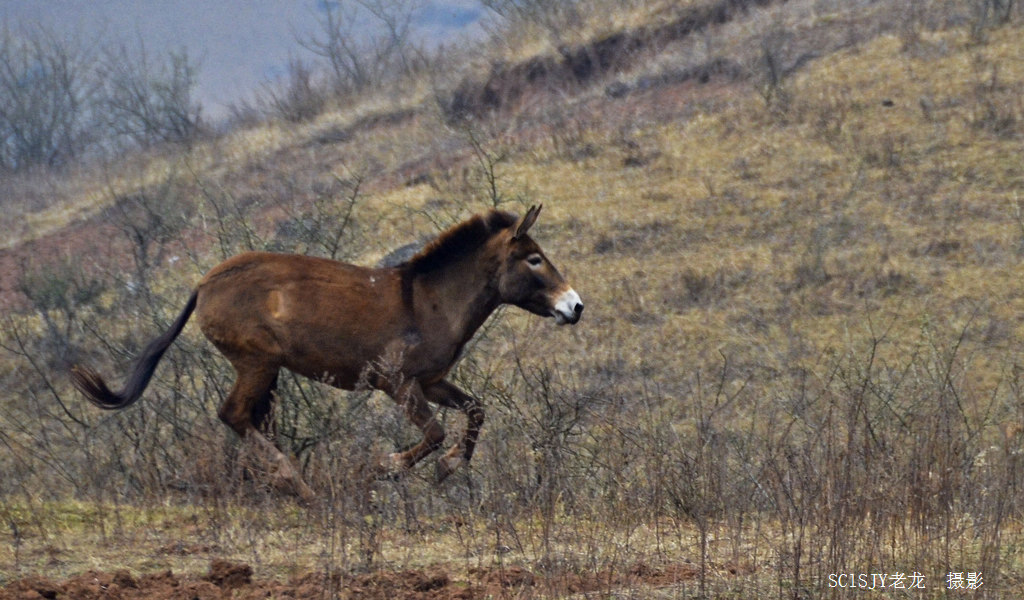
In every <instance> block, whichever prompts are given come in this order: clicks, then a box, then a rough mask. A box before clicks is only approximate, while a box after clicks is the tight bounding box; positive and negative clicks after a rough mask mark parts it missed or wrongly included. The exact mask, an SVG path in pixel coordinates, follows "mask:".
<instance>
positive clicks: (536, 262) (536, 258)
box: [526, 254, 544, 267]
mask: <svg viewBox="0 0 1024 600" xmlns="http://www.w3.org/2000/svg"><path fill="white" fill-rule="evenodd" d="M526 264H528V265H530V266H531V267H539V266H541V265H542V264H544V259H542V258H541V257H540V255H539V254H531V255H529V256H527V257H526Z"/></svg>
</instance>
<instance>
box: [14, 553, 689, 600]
mask: <svg viewBox="0 0 1024 600" xmlns="http://www.w3.org/2000/svg"><path fill="white" fill-rule="evenodd" d="M698 576H699V568H698V567H697V566H696V565H693V564H689V563H684V564H679V565H674V566H670V567H666V568H663V569H657V568H653V567H649V566H647V565H643V564H640V565H636V566H634V567H633V568H631V569H629V570H628V571H627V572H625V573H618V574H616V573H594V574H591V575H578V574H561V575H558V576H544V577H542V576H536V575H534V574H533V573H531V572H530V571H528V570H526V569H523V568H521V567H505V568H497V567H495V568H486V569H471V570H470V572H469V575H468V577H467V578H466V579H465V580H454V579H453V578H452V577H451V576H450V575H449V574H448V573H447V572H446V571H445V570H443V569H442V568H436V569H431V570H426V571H421V570H410V571H379V572H376V573H369V574H364V575H341V574H334V575H326V574H324V573H307V574H304V575H300V576H296V577H293V578H292V579H290V580H288V581H286V582H279V581H272V580H261V579H254V578H253V570H252V567H250V566H249V565H246V564H239V563H232V562H228V561H225V560H219V559H214V560H213V561H212V562H211V563H210V569H209V572H208V573H207V574H206V575H204V576H202V577H188V576H182V575H177V574H174V573H172V572H171V571H164V572H161V573H152V574H147V575H142V576H139V577H134V576H132V575H131V574H130V573H129V572H128V571H115V572H113V573H100V572H96V571H88V572H86V573H83V574H81V575H77V576H75V577H72V578H70V579H67V580H66V581H62V582H56V581H52V580H50V579H45V578H42V577H27V578H25V579H20V580H17V581H15V582H13V583H11V584H10V585H8V586H7V587H6V588H2V589H0V600H40V599H46V600H72V599H74V600H100V599H103V600H221V599H225V598H231V599H234V600H246V599H256V598H293V599H296V600H299V599H307V598H308V599H318V600H319V599H321V598H351V599H360V600H364V599H365V600H376V599H379V600H423V599H428V598H437V599H442V600H445V599H464V600H471V599H475V598H506V597H515V598H532V597H535V596H550V595H552V594H555V595H562V594H577V593H585V592H591V591H597V590H611V589H618V588H624V587H634V588H635V587H641V588H651V587H654V588H657V587H666V586H673V585H679V584H686V583H687V582H692V585H696V582H695V580H696V579H697V577H698Z"/></svg>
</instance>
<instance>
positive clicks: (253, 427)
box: [217, 363, 314, 501]
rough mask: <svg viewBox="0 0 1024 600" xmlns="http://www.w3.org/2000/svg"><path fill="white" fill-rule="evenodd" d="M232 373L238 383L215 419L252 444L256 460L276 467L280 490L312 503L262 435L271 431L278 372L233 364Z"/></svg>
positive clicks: (296, 474)
mask: <svg viewBox="0 0 1024 600" xmlns="http://www.w3.org/2000/svg"><path fill="white" fill-rule="evenodd" d="M235 371H236V372H237V373H238V379H236V380H235V385H234V386H233V387H232V388H231V392H230V393H229V394H228V397H227V399H226V400H225V401H224V403H223V404H221V406H220V409H219V410H218V411H217V415H218V416H219V417H220V419H221V421H223V422H224V423H226V424H227V425H228V426H229V427H231V428H232V429H234V430H235V432H236V433H237V434H238V436H239V437H241V438H242V440H244V441H246V442H248V443H250V444H252V446H253V447H254V448H255V450H256V452H257V454H258V456H259V457H260V460H262V461H264V462H265V463H266V464H268V465H271V466H272V467H276V468H275V469H274V471H275V472H274V476H275V477H276V478H277V480H278V482H279V485H280V487H283V488H284V489H287V490H288V491H290V492H292V493H294V494H295V495H297V496H299V497H300V498H301V499H302V500H305V501H309V500H312V499H313V497H314V494H313V490H312V489H310V487H309V486H308V485H306V482H305V481H303V480H302V476H301V475H300V474H299V472H298V469H296V468H295V465H293V464H292V461H291V460H289V458H288V457H287V456H285V454H284V453H283V452H281V449H280V448H278V447H277V445H276V444H274V443H273V442H272V441H270V440H269V439H267V437H266V436H265V435H264V433H265V432H268V431H271V430H272V429H273V425H272V423H271V421H272V407H273V400H274V396H273V393H274V389H275V387H276V385H277V371H278V368H277V367H276V366H275V367H263V366H261V367H248V366H245V365H242V364H239V363H235Z"/></svg>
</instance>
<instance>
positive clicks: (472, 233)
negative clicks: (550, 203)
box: [403, 210, 517, 274]
mask: <svg viewBox="0 0 1024 600" xmlns="http://www.w3.org/2000/svg"><path fill="white" fill-rule="evenodd" d="M516 221H517V217H516V216H515V215H513V214H511V213H507V212H504V211H500V210H492V211H491V212H489V213H487V214H485V215H475V216H473V217H472V218H470V219H468V220H466V221H463V222H462V223H459V224H458V225H454V226H452V227H451V228H449V229H447V230H446V231H444V232H442V233H441V235H439V236H437V237H436V238H435V239H434V240H433V241H431V242H430V243H428V244H427V245H426V246H425V247H424V248H423V249H422V250H420V251H419V252H418V253H417V254H416V255H415V256H413V257H412V258H410V259H409V260H408V261H407V262H406V263H405V264H404V265H403V267H404V268H405V269H407V270H408V271H410V272H412V273H417V274H421V273H429V272H431V271H433V270H435V269H438V268H440V267H443V266H444V265H447V264H449V263H450V262H452V261H453V260H455V259H456V258H458V257H460V256H464V255H465V254H466V253H468V252H471V251H473V250H476V249H477V248H479V247H480V246H482V245H483V244H484V243H486V242H487V240H489V239H491V238H492V237H494V235H495V234H497V233H498V232H499V231H501V230H502V229H507V228H509V227H512V226H513V225H515V224H516Z"/></svg>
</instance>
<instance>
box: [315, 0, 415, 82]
mask: <svg viewBox="0 0 1024 600" xmlns="http://www.w3.org/2000/svg"><path fill="white" fill-rule="evenodd" d="M418 5H419V0H353V1H351V2H324V3H322V4H321V5H320V7H321V10H320V15H319V16H318V23H319V29H320V31H319V35H312V36H309V37H306V38H299V39H298V40H297V41H298V43H299V44H300V45H301V46H302V47H303V48H305V49H306V50H308V51H309V52H311V53H312V54H313V55H315V56H317V57H319V58H320V59H321V60H322V61H323V62H324V67H325V69H326V71H327V73H328V80H329V83H328V86H329V87H330V89H332V90H333V91H334V93H335V94H337V95H339V96H347V95H350V94H353V93H358V92H361V91H364V90H366V89H369V88H371V87H379V86H381V85H382V84H384V83H386V82H391V81H396V80H398V79H400V78H401V77H404V76H405V75H407V74H409V73H410V72H411V67H410V65H411V62H410V61H411V57H412V56H413V54H414V45H413V36H412V32H413V16H414V14H415V11H416V10H417V7H418Z"/></svg>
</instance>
